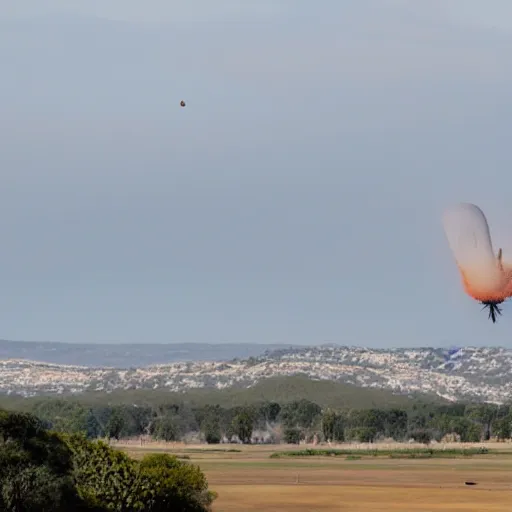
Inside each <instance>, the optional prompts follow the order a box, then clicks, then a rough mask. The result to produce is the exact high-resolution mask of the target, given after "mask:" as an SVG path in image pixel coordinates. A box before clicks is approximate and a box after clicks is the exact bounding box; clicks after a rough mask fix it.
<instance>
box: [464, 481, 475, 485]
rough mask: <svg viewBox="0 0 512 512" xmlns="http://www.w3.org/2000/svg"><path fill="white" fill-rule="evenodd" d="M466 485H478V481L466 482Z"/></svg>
mask: <svg viewBox="0 0 512 512" xmlns="http://www.w3.org/2000/svg"><path fill="white" fill-rule="evenodd" d="M464 484H465V485H476V482H471V481H470V482H464Z"/></svg>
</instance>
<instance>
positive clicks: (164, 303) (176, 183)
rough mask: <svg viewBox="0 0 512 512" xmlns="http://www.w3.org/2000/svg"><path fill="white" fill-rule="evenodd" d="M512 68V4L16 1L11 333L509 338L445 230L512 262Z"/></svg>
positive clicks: (1, 225) (4, 183)
mask: <svg viewBox="0 0 512 512" xmlns="http://www.w3.org/2000/svg"><path fill="white" fill-rule="evenodd" d="M511 55H512V2H510V0H502V1H492V0H487V1H485V2H482V1H481V0H474V1H469V0H457V1H456V0H453V1H450V0H421V1H420V0H418V1H414V2H413V1H406V0H402V1H400V0H394V1H393V0H357V1H354V0H346V1H344V0H323V1H321V0H319V1H317V2H312V1H311V0H308V1H306V0H268V1H267V0H258V1H252V0H246V1H244V2H241V1H240V0H232V1H228V0H217V1H215V2H212V1H211V0H201V1H194V0H186V1H185V0H184V1H182V2H177V1H171V0H158V1H157V0H155V1H151V0H145V1H144V2H141V1H140V0H112V1H109V0H75V1H73V2H71V1H70V0H32V1H23V0H3V1H2V2H1V4H0V65H1V68H0V69H1V75H0V76H1V79H0V113H1V115H0V141H1V142H0V145H1V151H0V172H1V182H0V183H1V187H0V207H1V212H2V216H1V220H0V242H1V247H0V285H1V286H0V337H2V338H8V339H18V340H22V339H23V340H56V341H94V342H101V341H126V342H134V341H137V342H139V341H140V342H145V341H157V342H168V341H180V342H186V341H201V342H221V341H222V342H240V343H244V342H268V343H270V342H295V343H322V342H336V343H343V344H358V345H360V344H362V345H368V346H389V345H409V346H418V345H445V344H452V343H453V344H463V343H465V344H475V345H482V344H501V345H508V346H512V336H511V334H512V304H509V305H507V306H505V308H504V316H503V317H502V318H501V319H500V322H499V323H498V324H496V325H492V324H491V323H490V321H489V320H488V319H487V316H486V313H484V312H481V311H480V305H479V304H478V303H476V302H473V301H472V300H471V299H469V298H467V297H466V296H465V295H464V294H463V291H462V287H461V285H460V281H459V276H458V273H457V270H456V267H455V264H454V261H453V259H452V256H451V254H450V252H449V249H448V245H447V243H446V240H445V238H444V233H443V231H442V225H441V215H442V211H443V208H444V207H446V206H447V205H449V204H451V203H453V202H458V201H471V202H475V203H476V204H478V205H479V206H480V207H481V208H482V209H483V210H484V212H485V213H486V215H487V216H488V219H489V221H490V224H491V230H492V232H493V235H494V233H498V231H499V230H501V231H502V232H503V233H505V235H506V234H507V229H508V233H509V238H508V240H507V238H506V236H505V237H504V238H501V239H499V240H497V239H496V237H495V243H496V245H504V246H505V247H508V245H509V246H510V250H509V251H508V254H509V255H510V257H511V258H512V202H511V197H512V165H511V164H512V93H511V91H512V59H511ZM181 99H184V100H185V101H186V102H187V107H186V108H185V109H182V108H180V107H179V101H180V100H181ZM500 241H501V242H502V243H501V244H498V242H500ZM507 244H508V245H507ZM506 255H507V251H505V257H506Z"/></svg>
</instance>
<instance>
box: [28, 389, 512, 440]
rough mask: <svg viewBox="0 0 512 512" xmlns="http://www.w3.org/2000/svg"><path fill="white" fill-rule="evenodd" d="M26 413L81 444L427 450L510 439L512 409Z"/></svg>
mask: <svg viewBox="0 0 512 512" xmlns="http://www.w3.org/2000/svg"><path fill="white" fill-rule="evenodd" d="M30 412H31V413H33V414H34V415H35V416H36V417H37V418H39V420H40V421H42V422H43V424H44V425H45V426H46V427H47V428H49V429H52V430H53V431H55V432H61V433H67V434H76V433H81V434H83V435H84V436H85V437H86V438H88V439H97V438H106V439H121V438H129V437H135V436H150V437H152V438H153V439H155V440H162V441H181V440H186V439H187V438H194V440H200V441H203V442H206V443H209V444H217V443H221V442H225V443H230V442H241V443H246V444H248V443H280V442H286V443H299V442H301V441H311V440H313V439H314V438H316V439H318V440H319V441H328V442H343V441H355V442H374V441H377V440H379V439H393V440H395V441H407V440H410V439H413V440H415V441H418V442H424V443H428V442H430V441H432V440H437V441H440V440H441V439H443V438H444V437H445V436H446V435H452V436H453V437H454V439H456V440H460V441H462V442H478V441H481V440H487V439H490V438H491V437H496V438H498V439H509V438H510V437H511V436H512V407H511V406H509V405H501V406H497V405H494V404H464V403H454V404H448V405H444V404H443V405H439V404H428V403H417V404H414V405H412V406H410V407H404V408H397V407H392V408H390V407H380V408H379V407H374V408H367V409H354V408H352V409H341V410H334V409H330V408H322V407H321V406H320V405H318V404H316V403H314V402H312V401H309V400H306V399H300V400H293V401H290V402H286V403H278V402H275V401H262V402H260V403H255V404H250V405H245V406H235V407H221V406H219V405H201V406H197V405H194V404H190V403H187V402H185V401H183V402H179V403H175V402H172V403H165V402H162V403H158V404H147V403H136V402H133V403H94V404H86V403H84V402H81V401H80V400H76V399H72V398H59V399H56V398H48V399H42V400H37V401H34V402H31V406H30Z"/></svg>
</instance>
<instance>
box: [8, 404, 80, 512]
mask: <svg viewBox="0 0 512 512" xmlns="http://www.w3.org/2000/svg"><path fill="white" fill-rule="evenodd" d="M0 433H1V437H2V440H3V441H2V443H1V444H0V510H6V511H7V510H9V511H13V512H22V511H23V512H25V511H26V512H65V511H67V510H70V509H73V510H83V503H82V502H81V500H80V499H79V497H78V494H77V492H76V489H75V487H74V484H73V479H72V475H71V469H72V461H71V457H72V454H71V452H70V450H69V449H68V447H67V446H66V444H65V443H64V442H63V441H62V440H61V439H60V438H59V437H58V435H57V434H54V433H51V432H47V431H46V430H45V429H44V428H42V425H41V422H40V421H39V420H38V419H36V418H35V417H33V416H31V415H27V414H16V413H8V412H6V411H2V412H0Z"/></svg>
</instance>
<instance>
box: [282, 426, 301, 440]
mask: <svg viewBox="0 0 512 512" xmlns="http://www.w3.org/2000/svg"><path fill="white" fill-rule="evenodd" d="M283 437H284V441H285V442H286V443H288V444H300V440H301V437H302V432H301V431H300V429H299V428H295V427H292V428H285V429H284V432H283Z"/></svg>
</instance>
